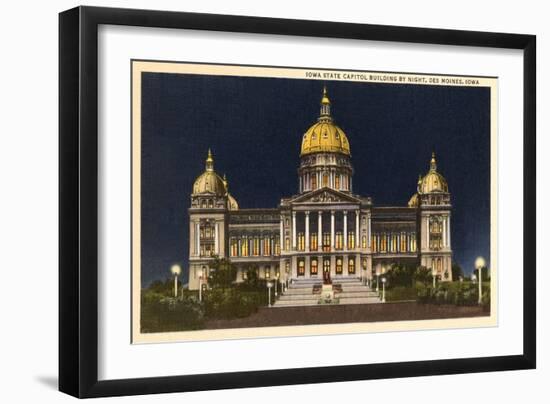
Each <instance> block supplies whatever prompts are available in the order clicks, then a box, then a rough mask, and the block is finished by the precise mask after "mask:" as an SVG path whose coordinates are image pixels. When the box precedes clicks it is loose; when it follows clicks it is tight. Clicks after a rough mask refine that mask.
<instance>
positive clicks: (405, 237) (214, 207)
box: [188, 88, 452, 289]
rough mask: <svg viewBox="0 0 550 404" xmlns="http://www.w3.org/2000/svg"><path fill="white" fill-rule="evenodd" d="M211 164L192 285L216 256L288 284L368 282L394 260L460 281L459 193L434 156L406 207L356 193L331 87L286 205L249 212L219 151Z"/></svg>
mask: <svg viewBox="0 0 550 404" xmlns="http://www.w3.org/2000/svg"><path fill="white" fill-rule="evenodd" d="M426 160H428V159H426ZM205 165H206V167H205V170H204V172H203V173H202V174H201V175H199V176H198V177H197V179H196V180H195V182H194V185H193V189H192V193H191V206H190V208H189V266H188V268H189V288H190V289H198V288H199V277H201V276H202V277H203V278H202V279H205V278H207V275H208V271H209V262H211V260H212V259H213V257H214V256H218V257H223V258H228V259H229V260H231V262H232V263H234V264H235V265H236V266H237V268H238V274H237V281H243V280H244V279H245V278H246V276H247V272H248V271H249V270H255V271H257V273H258V275H259V277H261V278H268V279H275V278H277V279H280V280H281V282H286V283H288V281H291V282H292V281H297V280H300V279H311V278H317V279H319V282H321V281H323V280H325V281H326V280H329V281H337V280H338V279H341V278H360V279H361V280H363V281H364V282H365V283H367V284H370V282H371V280H372V279H373V278H374V277H376V275H377V274H383V273H384V272H385V271H386V270H387V269H389V268H390V267H391V265H392V264H395V263H402V264H411V265H414V266H417V265H423V266H425V267H427V268H430V269H431V270H432V273H433V274H435V275H437V276H438V277H439V278H440V279H441V280H442V281H446V280H451V279H452V272H451V258H452V249H451V199H450V194H449V188H448V185H447V181H446V180H445V178H444V177H443V176H442V175H441V174H440V173H439V172H438V169H437V162H436V157H435V154H432V156H431V160H430V161H429V166H428V165H427V172H426V173H425V174H424V175H421V176H420V177H419V178H418V182H417V184H416V193H414V195H412V197H411V198H410V200H409V201H408V203H407V201H403V206H378V205H376V204H375V202H374V200H373V199H372V198H371V197H370V196H362V195H358V194H355V193H354V189H353V176H354V168H353V164H352V153H351V146H350V143H349V140H348V137H347V135H346V134H345V132H344V131H343V130H342V129H341V128H340V127H339V126H337V125H336V123H335V121H334V119H333V117H332V114H331V102H330V100H329V97H328V95H327V91H326V88H325V89H324V91H323V95H322V98H321V103H320V115H319V117H318V118H317V121H316V122H315V123H313V125H311V126H310V127H309V129H307V130H306V131H305V133H304V134H303V136H302V144H301V151H300V160H299V168H298V193H297V194H296V195H293V196H288V197H283V198H282V199H281V202H280V204H279V206H277V207H273V208H265V209H240V208H239V204H238V202H237V200H235V198H234V197H233V196H232V195H231V193H230V187H229V185H228V180H227V179H226V177H225V176H223V177H221V176H220V175H218V174H217V173H216V171H215V167H214V157H213V156H212V153H211V152H210V150H209V151H208V156H207V158H206V164H205ZM414 180H415V179H414V178H411V182H412V181H414ZM411 185H412V184H411ZM232 186H235V187H238V184H235V185H232ZM411 188H412V187H411ZM203 282H204V281H203Z"/></svg>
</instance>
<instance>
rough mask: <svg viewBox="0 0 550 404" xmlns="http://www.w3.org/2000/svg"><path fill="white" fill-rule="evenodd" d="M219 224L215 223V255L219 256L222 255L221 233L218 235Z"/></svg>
mask: <svg viewBox="0 0 550 404" xmlns="http://www.w3.org/2000/svg"><path fill="white" fill-rule="evenodd" d="M218 226H219V223H218V222H214V253H215V254H219V253H220V239H219V233H218Z"/></svg>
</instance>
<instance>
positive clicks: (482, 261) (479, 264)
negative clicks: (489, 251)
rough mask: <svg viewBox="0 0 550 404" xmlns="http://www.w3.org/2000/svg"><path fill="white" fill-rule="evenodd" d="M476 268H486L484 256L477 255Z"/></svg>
mask: <svg viewBox="0 0 550 404" xmlns="http://www.w3.org/2000/svg"><path fill="white" fill-rule="evenodd" d="M474 265H475V268H476V269H478V270H479V269H481V268H485V265H486V264H485V259H484V258H483V257H477V258H476V262H475V264H474Z"/></svg>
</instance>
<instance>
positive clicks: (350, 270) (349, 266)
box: [348, 258, 355, 275]
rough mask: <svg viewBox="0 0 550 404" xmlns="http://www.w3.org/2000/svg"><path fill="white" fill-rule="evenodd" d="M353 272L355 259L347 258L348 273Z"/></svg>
mask: <svg viewBox="0 0 550 404" xmlns="http://www.w3.org/2000/svg"><path fill="white" fill-rule="evenodd" d="M354 273H355V259H354V258H350V259H349V260H348V274H350V275H352V274H354Z"/></svg>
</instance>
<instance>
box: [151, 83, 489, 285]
mask: <svg viewBox="0 0 550 404" xmlns="http://www.w3.org/2000/svg"><path fill="white" fill-rule="evenodd" d="M142 83H143V88H142V199H141V201H142V227H141V229H142V236H141V239H142V283H143V285H147V284H149V283H150V282H151V281H152V280H155V279H164V278H166V277H168V276H170V272H169V270H170V266H171V265H172V264H173V263H174V262H179V263H181V264H183V266H184V268H185V269H186V268H187V258H188V252H189V240H188V232H189V222H188V214H187V209H188V207H189V203H190V194H191V190H192V185H193V182H194V180H195V178H196V177H197V176H198V175H200V174H201V173H202V172H203V171H204V160H205V158H206V153H207V150H208V148H209V147H210V148H211V149H212V152H213V154H214V162H215V170H216V171H217V172H218V173H219V174H220V175H223V174H224V173H226V174H227V178H228V180H229V189H230V192H231V193H232V194H233V196H234V197H235V198H236V199H237V201H238V202H239V205H240V206H241V207H242V208H271V207H276V206H277V204H278V203H279V201H280V198H281V197H284V196H290V195H293V194H295V193H296V192H297V187H298V179H297V168H298V163H299V153H300V145H301V140H302V135H303V133H304V132H305V131H306V130H307V128H308V127H309V126H310V125H311V124H312V123H314V122H315V120H316V119H317V117H318V115H319V101H320V99H321V92H322V87H323V84H324V83H323V82H320V81H313V80H296V79H269V78H247V77H223V76H197V75H184V74H178V75H176V74H164V73H158V74H157V73H143V79H142ZM326 85H327V88H328V93H329V97H330V99H331V101H332V115H333V117H334V119H335V121H336V123H337V124H338V125H339V126H340V127H341V128H342V129H343V130H344V131H345V132H346V134H347V136H348V139H349V142H350V146H351V153H352V163H353V166H354V169H355V175H354V179H353V181H354V182H353V187H354V193H357V194H360V195H364V196H371V197H373V200H374V203H375V205H378V206H380V205H397V206H406V205H407V202H408V200H409V198H410V197H411V195H412V194H413V193H414V192H416V183H417V180H418V174H419V173H422V174H425V173H426V171H427V170H428V167H429V160H430V156H431V152H432V150H435V152H436V154H437V161H438V170H439V171H440V172H441V173H442V174H443V175H444V176H445V178H446V179H447V181H448V183H449V189H450V192H451V201H452V204H453V216H452V225H451V229H452V237H451V240H452V247H453V251H454V260H456V261H457V262H458V263H459V264H460V265H461V266H462V268H463V269H464V271H465V273H469V272H471V271H472V267H473V262H474V259H475V257H476V256H478V255H483V256H484V257H486V259H488V257H489V229H490V188H489V186H490V175H489V173H490V168H489V163H490V159H489V156H490V110H489V107H490V105H489V104H490V98H489V97H490V92H489V89H488V88H466V87H446V86H420V85H397V84H372V83H356V82H354V83H351V82H337V81H327V82H326ZM185 272H186V271H185V270H184V273H185ZM186 279H187V274H186V273H185V280H186Z"/></svg>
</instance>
